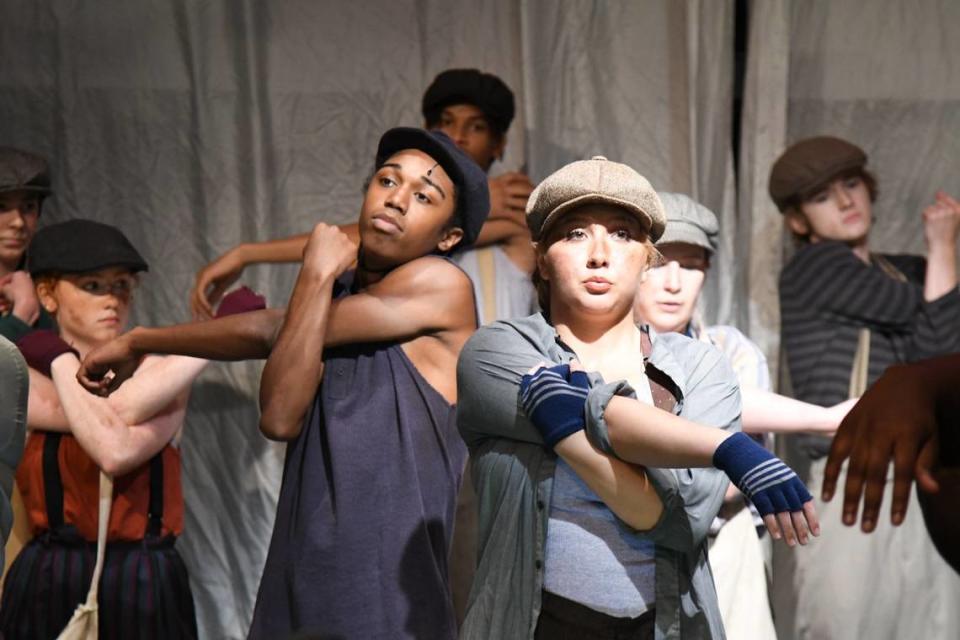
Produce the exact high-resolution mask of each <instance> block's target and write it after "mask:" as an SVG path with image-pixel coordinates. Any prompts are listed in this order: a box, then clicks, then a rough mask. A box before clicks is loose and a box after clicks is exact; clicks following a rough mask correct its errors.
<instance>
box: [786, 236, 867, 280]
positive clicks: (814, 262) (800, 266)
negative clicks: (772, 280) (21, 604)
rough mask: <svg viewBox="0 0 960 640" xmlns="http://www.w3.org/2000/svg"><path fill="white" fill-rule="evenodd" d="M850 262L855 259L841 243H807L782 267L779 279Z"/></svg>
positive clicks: (830, 241) (851, 252)
mask: <svg viewBox="0 0 960 640" xmlns="http://www.w3.org/2000/svg"><path fill="white" fill-rule="evenodd" d="M851 260H857V257H856V256H855V255H854V254H853V251H851V250H850V247H848V246H847V245H845V244H844V243H842V242H836V241H833V240H827V241H824V242H811V243H807V244H805V245H803V246H802V247H800V249H798V250H797V252H796V253H795V254H793V257H792V258H790V260H789V261H788V262H787V264H786V265H784V267H783V272H782V273H781V278H784V277H789V276H791V275H798V274H800V273H802V272H805V271H807V270H809V269H810V268H811V267H822V266H823V265H825V264H830V263H835V262H845V261H851Z"/></svg>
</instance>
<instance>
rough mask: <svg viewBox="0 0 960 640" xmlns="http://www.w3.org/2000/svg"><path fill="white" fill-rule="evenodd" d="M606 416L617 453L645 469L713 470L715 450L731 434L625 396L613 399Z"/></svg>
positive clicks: (612, 443)
mask: <svg viewBox="0 0 960 640" xmlns="http://www.w3.org/2000/svg"><path fill="white" fill-rule="evenodd" d="M603 417H604V420H605V421H606V423H607V430H608V434H609V437H610V444H611V445H612V447H613V450H614V451H616V454H617V455H618V456H619V457H620V458H621V459H622V460H625V461H627V462H632V463H634V464H639V465H643V466H646V467H663V468H691V467H711V466H713V453H714V451H716V449H717V447H718V446H719V445H720V443H721V442H723V441H724V440H726V439H727V438H728V437H730V435H731V434H730V433H729V432H727V431H724V430H723V429H716V428H713V427H705V426H702V425H699V424H696V423H694V422H691V421H689V420H686V419H684V418H681V417H679V416H676V415H673V414H672V413H668V412H666V411H663V410H662V409H657V408H656V407H654V406H652V405H648V404H646V403H643V402H640V401H638V400H634V399H632V398H625V397H622V396H614V397H613V398H611V400H610V402H609V404H607V408H606V410H605V411H604V414H603Z"/></svg>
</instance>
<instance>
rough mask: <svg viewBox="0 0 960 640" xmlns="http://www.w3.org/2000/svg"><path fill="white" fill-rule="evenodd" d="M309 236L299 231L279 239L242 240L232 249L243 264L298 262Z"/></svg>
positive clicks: (301, 257)
mask: <svg viewBox="0 0 960 640" xmlns="http://www.w3.org/2000/svg"><path fill="white" fill-rule="evenodd" d="M309 238H310V234H309V233H301V234H299V235H295V236H290V237H288V238H282V239H280V240H266V241H264V242H244V243H243V244H239V245H237V247H236V248H235V249H234V251H236V253H237V256H238V257H239V258H240V261H241V262H242V263H243V264H244V265H251V264H259V263H264V262H300V261H301V260H302V259H303V248H304V247H305V246H306V245H307V240H308V239H309Z"/></svg>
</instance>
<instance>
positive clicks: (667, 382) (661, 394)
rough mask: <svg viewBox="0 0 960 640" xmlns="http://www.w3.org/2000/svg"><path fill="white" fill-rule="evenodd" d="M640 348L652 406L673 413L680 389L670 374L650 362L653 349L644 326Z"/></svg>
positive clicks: (648, 333)
mask: <svg viewBox="0 0 960 640" xmlns="http://www.w3.org/2000/svg"><path fill="white" fill-rule="evenodd" d="M640 348H641V349H642V350H643V363H644V369H645V370H646V374H647V381H648V382H649V383H650V395H651V396H652V397H653V406H655V407H656V408H657V409H663V410H664V411H669V412H670V413H673V410H674V409H675V408H676V406H677V399H678V398H679V397H680V390H679V389H677V386H676V385H675V384H674V382H673V380H671V379H670V376H668V375H667V374H665V373H664V372H663V371H660V369H657V368H656V367H655V366H653V365H652V364H650V353H651V352H652V351H653V342H651V341H650V332H649V331H648V330H647V328H646V327H644V328H642V329H641V330H640Z"/></svg>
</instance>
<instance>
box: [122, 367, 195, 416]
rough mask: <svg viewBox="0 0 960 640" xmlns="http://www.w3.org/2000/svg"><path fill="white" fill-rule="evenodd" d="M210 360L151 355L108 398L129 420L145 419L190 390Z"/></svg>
mask: <svg viewBox="0 0 960 640" xmlns="http://www.w3.org/2000/svg"><path fill="white" fill-rule="evenodd" d="M208 363H209V360H203V359H200V358H191V357H190V356H167V357H155V358H151V361H148V362H145V363H144V364H142V365H141V366H140V368H139V370H138V371H137V374H136V375H134V376H133V377H132V378H130V379H129V380H127V381H126V382H125V383H124V384H122V385H121V386H120V388H119V389H117V391H115V392H114V393H112V394H111V395H110V396H109V397H108V398H107V402H108V403H109V404H110V406H111V407H112V408H113V410H114V411H115V412H116V413H117V415H118V416H119V417H120V419H121V420H123V421H124V422H126V423H127V424H138V423H140V422H144V421H146V420H147V419H149V418H150V417H152V416H154V415H156V414H157V413H159V412H160V411H161V410H163V409H164V408H165V407H167V406H168V405H169V404H170V403H171V402H173V401H174V400H175V399H176V398H178V397H180V396H181V394H183V393H184V392H186V391H187V389H189V388H190V386H191V385H192V384H193V382H194V380H196V378H197V376H199V375H200V373H201V372H202V371H203V369H204V368H205V367H206V366H207V364H208Z"/></svg>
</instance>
